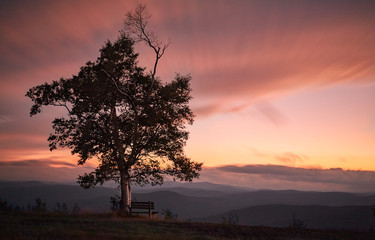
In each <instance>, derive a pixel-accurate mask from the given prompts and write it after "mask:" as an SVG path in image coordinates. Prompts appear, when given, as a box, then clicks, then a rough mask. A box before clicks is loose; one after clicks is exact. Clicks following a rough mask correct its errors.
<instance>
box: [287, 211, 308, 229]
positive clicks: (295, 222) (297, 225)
mask: <svg viewBox="0 0 375 240" xmlns="http://www.w3.org/2000/svg"><path fill="white" fill-rule="evenodd" d="M289 227H290V228H293V229H304V228H307V225H306V224H305V222H304V221H303V220H301V219H299V218H297V217H296V215H295V214H293V216H292V219H291V220H290V223H289Z"/></svg>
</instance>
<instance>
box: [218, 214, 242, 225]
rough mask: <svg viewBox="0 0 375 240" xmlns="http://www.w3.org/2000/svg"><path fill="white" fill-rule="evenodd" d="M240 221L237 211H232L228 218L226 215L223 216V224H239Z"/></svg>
mask: <svg viewBox="0 0 375 240" xmlns="http://www.w3.org/2000/svg"><path fill="white" fill-rule="evenodd" d="M238 222H239V217H238V214H237V213H230V214H229V215H228V218H226V217H225V216H223V219H222V223H223V224H234V225H236V224H238Z"/></svg>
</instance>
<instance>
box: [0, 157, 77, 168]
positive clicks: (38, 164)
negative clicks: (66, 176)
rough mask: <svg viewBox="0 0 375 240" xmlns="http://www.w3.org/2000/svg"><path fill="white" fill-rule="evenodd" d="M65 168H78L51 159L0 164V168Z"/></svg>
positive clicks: (68, 163)
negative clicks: (56, 166)
mask: <svg viewBox="0 0 375 240" xmlns="http://www.w3.org/2000/svg"><path fill="white" fill-rule="evenodd" d="M55 165H58V166H63V167H77V165H76V164H73V163H70V162H63V161H55V160H50V159H44V160H21V161H5V162H0V167H5V166H6V167H30V166H33V167H45V166H48V167H50V166H55Z"/></svg>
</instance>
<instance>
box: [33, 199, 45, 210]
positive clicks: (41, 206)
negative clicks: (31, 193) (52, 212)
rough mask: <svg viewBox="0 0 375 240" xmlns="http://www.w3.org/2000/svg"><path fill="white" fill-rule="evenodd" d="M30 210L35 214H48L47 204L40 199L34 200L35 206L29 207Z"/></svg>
mask: <svg viewBox="0 0 375 240" xmlns="http://www.w3.org/2000/svg"><path fill="white" fill-rule="evenodd" d="M31 210H32V211H33V212H36V213H43V212H48V209H47V204H46V203H45V202H43V201H42V199H40V198H36V199H35V205H34V206H32V207H31Z"/></svg>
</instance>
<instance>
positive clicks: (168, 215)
mask: <svg viewBox="0 0 375 240" xmlns="http://www.w3.org/2000/svg"><path fill="white" fill-rule="evenodd" d="M161 215H163V216H164V219H165V220H173V219H177V214H175V213H173V212H172V211H171V210H170V209H169V208H166V209H162V210H161Z"/></svg>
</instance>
